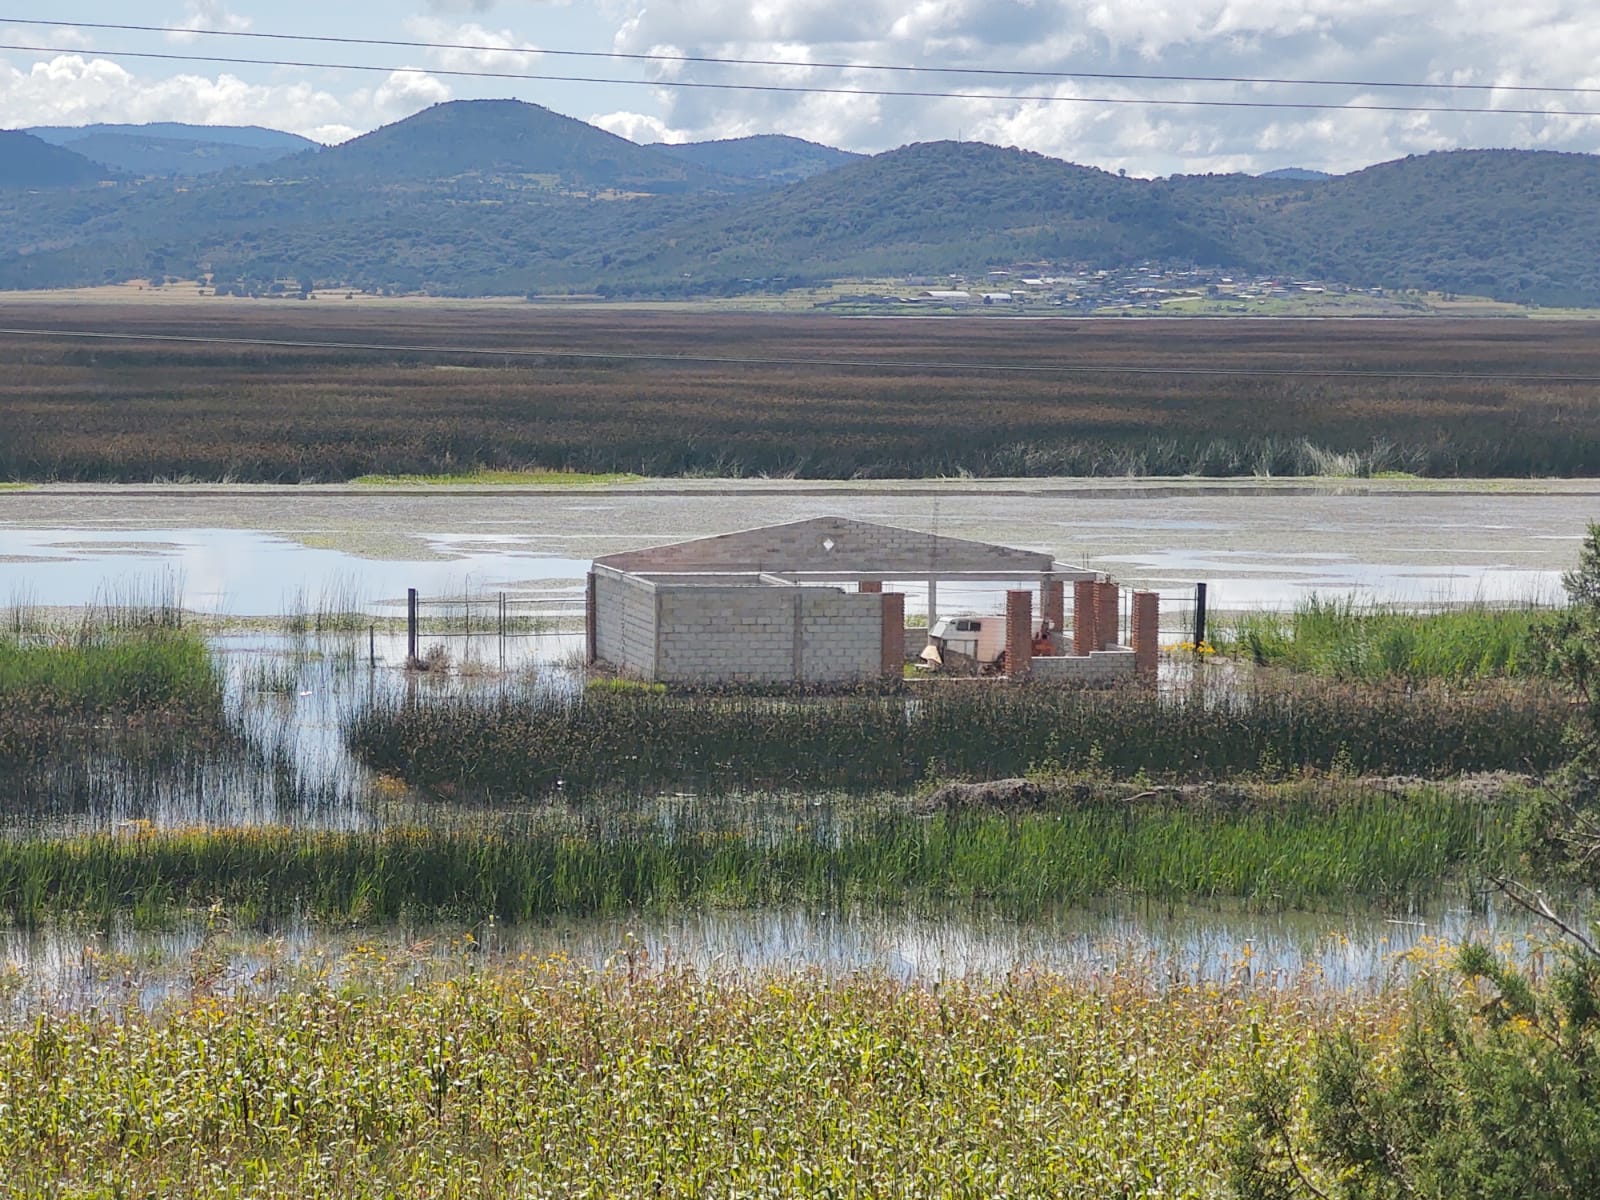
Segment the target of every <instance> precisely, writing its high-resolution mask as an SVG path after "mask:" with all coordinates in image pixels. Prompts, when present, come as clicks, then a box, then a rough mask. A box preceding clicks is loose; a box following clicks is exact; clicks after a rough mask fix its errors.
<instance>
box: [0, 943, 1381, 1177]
mask: <svg viewBox="0 0 1600 1200" xmlns="http://www.w3.org/2000/svg"><path fill="white" fill-rule="evenodd" d="M408 968H409V964H407V963H406V962H404V961H401V962H396V963H393V964H380V963H372V964H369V965H368V966H367V968H366V970H365V972H364V974H363V977H361V978H359V979H358V980H356V981H355V982H352V983H350V984H347V985H344V986H342V987H337V988H335V987H329V986H327V985H315V984H313V985H312V986H310V987H308V988H305V989H303V990H296V991H291V992H288V993H286V994H281V995H279V996H278V997H276V998H275V999H272V1000H237V999H228V998H225V997H220V996H219V997H215V998H213V997H209V996H204V995H202V996H201V997H199V998H197V999H194V1000H192V1001H188V1002H185V1003H183V1004H180V1005H177V1006H175V1007H172V1008H169V1009H167V1010H165V1011H163V1012H162V1013H161V1014H160V1015H158V1016H154V1017H151V1016H147V1015H144V1014H142V1013H140V1012H138V1011H137V1010H135V1011H130V1012H118V1013H104V1012H96V1013H87V1014H82V1015H69V1016H48V1015H47V1016H42V1017H40V1018H38V1019H37V1020H29V1021H27V1022H24V1023H10V1024H7V1025H4V1026H0V1072H3V1074H4V1077H5V1083H4V1085H3V1087H0V1095H4V1097H5V1103H4V1104H3V1105H0V1162H4V1163H5V1164H6V1173H5V1179H4V1181H3V1182H0V1191H4V1192H6V1193H7V1194H11V1195H16V1196H43V1195H51V1196H63V1197H66V1196H71V1197H85V1198H87V1197H95V1198H102V1197H103V1198H105V1200H111V1198H112V1197H123V1196H148V1195H162V1196H175V1195H182V1196H192V1197H225V1196H226V1197H236V1196H255V1197H262V1198H265V1200H279V1198H281V1200H290V1198H293V1200H316V1198H322V1197H326V1198H328V1200H334V1198H337V1200H356V1198H366V1197H371V1198H374V1200H377V1198H379V1197H392V1196H401V1195H404V1196H430V1197H461V1198H465V1197H474V1198H476V1197H498V1196H506V1197H510V1196H518V1197H562V1198H576V1197H594V1198H595V1200H601V1198H604V1200H615V1198H618V1197H647V1196H648V1197H674V1196H677V1197H691V1196H693V1197H711V1196H718V1197H736V1196H737V1197H743V1196H794V1197H845V1196H863V1197H864V1196H896V1197H913V1196H915V1197H979V1196H985V1197H986V1196H1045V1195H1083V1196H1097V1197H1098V1196H1135V1195H1140V1196H1145V1195H1161V1196H1170V1197H1213V1196H1217V1195H1220V1194H1223V1192H1224V1187H1225V1180H1226V1178H1227V1172H1228V1162H1229V1150H1230V1145H1231V1143H1230V1137H1231V1134H1232V1131H1233V1127H1234V1124H1235V1122H1236V1121H1237V1119H1238V1118H1239V1116H1240V1115H1241V1114H1242V1112H1243V1110H1244V1105H1245V1103H1246V1096H1247V1094H1248V1091H1249V1087H1250V1081H1251V1079H1252V1076H1253V1072H1254V1070H1255V1068H1256V1064H1258V1063H1262V1062H1270V1063H1273V1064H1290V1065H1294V1064H1298V1063H1301V1062H1304V1061H1306V1060H1308V1059H1309V1054H1308V1051H1309V1049H1310V1047H1311V1046H1312V1044H1313V1043H1314V1042H1315V1041H1316V1040H1317V1039H1322V1038H1329V1037H1335V1036H1338V1035H1339V1034H1340V1033H1341V1032H1342V1031H1349V1032H1351V1033H1353V1034H1355V1035H1356V1036H1359V1037H1361V1038H1363V1039H1364V1040H1371V1041H1376V1042H1378V1043H1379V1044H1380V1045H1384V1044H1389V1043H1392V1042H1393V1041H1394V1040H1395V1039H1396V1038H1397V1036H1398V1031H1399V1030H1400V1029H1401V1028H1402V1027H1403V1023H1404V1021H1405V1014H1406V1004H1405V1001H1404V998H1403V997H1401V996H1396V995H1387V994H1385V995H1378V996H1371V997H1350V998H1347V999H1346V1000H1345V1001H1343V1002H1342V1003H1341V1004H1340V1005H1339V1006H1338V1007H1337V1008H1334V1007H1332V1006H1330V1005H1329V1004H1328V1003H1327V1002H1326V999H1325V996H1324V995H1323V994H1321V993H1319V992H1318V991H1317V990H1316V988H1315V987H1314V986H1312V985H1307V986H1303V987H1300V988H1293V987H1291V988H1285V989H1283V990H1276V989H1272V988H1262V989H1259V990H1258V989H1255V988H1252V987H1249V986H1247V985H1245V984H1244V983H1243V982H1242V977H1243V976H1247V975H1248V963H1244V964H1241V971H1242V973H1243V976H1242V977H1241V982H1239V983H1236V984H1234V985H1230V986H1210V985H1188V984H1184V983H1182V982H1181V981H1179V982H1177V983H1174V981H1172V980H1170V979H1165V978H1163V979H1161V980H1157V979H1155V978H1147V977H1144V976H1142V975H1140V974H1138V973H1137V972H1134V973H1129V974H1121V975H1118V976H1116V977H1114V978H1112V979H1110V980H1108V981H1107V982H1105V983H1103V984H1101V985H1099V986H1097V987H1090V986H1085V985H1075V984H1072V983H1070V982H1068V981H1066V980H1064V979H1061V978H1059V977H1055V976H1051V975H1048V974H1038V973H1018V974H1016V975H1014V976H1012V977H1010V978H1007V979H1006V980H1004V981H1000V982H995V983H983V982H948V983H944V984H941V985H939V986H938V987H926V986H920V985H904V984H899V983H895V982H892V981H890V980H887V979H884V978H881V977H874V976H857V977H853V978H847V979H844V980H832V979H827V978H824V977H820V976H813V975H787V974H762V975H748V976H726V975H725V976H705V975H699V974H696V973H693V972H690V971H684V970H672V969H667V970H656V969H650V968H644V969H627V968H625V967H619V968H618V969H617V970H615V971H611V972H602V973H594V972H588V971H583V970H579V969H576V968H574V967H571V966H568V965H566V964H564V963H561V962H550V963H543V964H528V965H525V966H521V967H502V968H486V969H473V968H470V967H469V968H465V969H464V970H463V971H462V972H461V973H460V974H459V975H458V976H457V977H455V978H451V979H447V980H445V981H443V982H437V983H426V984H423V985H420V986H411V987H407V986H401V985H402V984H403V983H404V981H405V980H406V978H407V977H408Z"/></svg>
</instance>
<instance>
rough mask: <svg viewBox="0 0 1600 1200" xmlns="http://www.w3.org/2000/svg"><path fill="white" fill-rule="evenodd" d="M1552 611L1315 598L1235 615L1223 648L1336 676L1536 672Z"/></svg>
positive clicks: (1458, 677)
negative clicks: (1290, 607)
mask: <svg viewBox="0 0 1600 1200" xmlns="http://www.w3.org/2000/svg"><path fill="white" fill-rule="evenodd" d="M1549 619H1550V613H1549V610H1545V609H1538V608H1531V607H1523V608H1489V607H1487V606H1481V605H1473V606H1471V607H1467V608H1461V609H1452V610H1448V611H1443V612H1436V613H1411V612H1402V611H1398V610H1394V609H1389V608H1384V607H1382V606H1379V605H1367V604H1362V603H1360V602H1358V601H1356V600H1353V599H1340V598H1333V599H1328V598H1324V597H1318V596H1313V597H1311V598H1310V599H1309V600H1306V601H1304V602H1302V603H1301V604H1299V605H1297V606H1296V607H1295V610H1294V612H1293V613H1290V614H1284V613H1254V614H1251V615H1249V616H1245V617H1242V618H1240V619H1239V620H1238V621H1237V622H1235V624H1234V627H1233V629H1232V630H1231V631H1230V632H1229V634H1228V635H1227V636H1226V637H1225V639H1224V648H1225V649H1227V650H1228V651H1230V652H1232V653H1234V654H1237V655H1239V656H1241V657H1243V658H1248V659H1250V660H1251V661H1253V662H1255V663H1256V664H1258V665H1260V666H1278V667H1286V668H1288V669H1290V670H1294V671H1304V672H1308V673H1310V674H1315V675H1324V676H1329V677H1332V678H1336V679H1366V680H1378V679H1404V680H1412V681H1423V680H1453V681H1462V680H1472V679H1487V678H1504V677H1507V676H1518V675H1534V674H1537V673H1538V672H1539V669H1540V659H1539V653H1538V633H1539V631H1540V630H1541V629H1542V628H1543V627H1544V626H1545V624H1546V623H1547V622H1548V621H1549Z"/></svg>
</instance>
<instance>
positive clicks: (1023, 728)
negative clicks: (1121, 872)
mask: <svg viewBox="0 0 1600 1200" xmlns="http://www.w3.org/2000/svg"><path fill="white" fill-rule="evenodd" d="M1566 717H1567V709H1566V706H1565V704H1564V703H1563V702H1562V700H1561V699H1560V697H1559V696H1557V695H1556V694H1555V693H1554V692H1553V691H1550V690H1547V689H1544V688H1542V687H1537V686H1532V685H1528V686H1522V687H1516V688H1513V687H1509V686H1498V687H1483V688H1474V689H1470V690H1466V689H1456V690H1452V689H1447V688H1444V687H1432V688H1424V689H1399V688H1389V687H1367V686H1345V685H1331V684H1316V685H1309V686H1270V687H1269V686H1263V687H1256V688H1246V689H1241V690H1239V691H1237V692H1233V693H1229V694H1226V695H1224V696H1221V697H1217V696H1216V695H1213V694H1210V693H1206V694H1199V693H1184V694H1182V695H1160V694H1157V693H1155V692H1153V691H1150V690H1147V689H1142V688H1129V689H1126V690H1114V691H1104V692H1100V691H1085V690H1082V689H1079V688H1059V687H1048V686H1030V687H1022V688H1018V687H1009V686H996V687H971V688H957V689H949V690H941V691H937V692H933V693H930V694H929V695H927V696H926V697H925V698H919V699H915V700H907V699H904V698H902V697H899V696H843V697H841V696H831V697H820V698H795V699H770V698H769V699H763V698H755V697H737V698H733V697H705V696H682V695H665V696H658V695H648V694H645V695H616V694H608V693H604V692H587V693H585V694H583V695H581V696H579V697H576V698H565V697H559V696H552V695H550V694H549V693H525V692H519V691H504V692H500V693H495V694H491V695H477V696H457V697H449V698H442V699H438V700H432V701H413V700H410V699H407V698H404V697H394V698H379V699H376V700H374V701H373V702H372V703H371V704H369V705H368V706H367V707H366V708H364V709H363V710H361V711H360V712H358V713H357V714H356V715H355V716H354V717H353V718H352V719H351V721H350V723H349V725H348V729H347V733H348V740H349V743H350V745H351V747H352V749H353V750H354V751H355V753H356V754H357V755H358V757H360V758H361V759H362V760H363V761H364V762H366V763H367V764H368V765H369V766H372V767H374V768H376V769H378V770H380V771H385V772H388V773H391V774H394V775H397V776H400V777H401V778H404V779H406V780H407V781H409V782H412V783H418V784H423V785H426V786H428V787H430V788H432V789H433V790H434V791H435V792H436V793H438V794H440V795H443V796H447V797H448V796H453V795H457V794H473V795H487V796H490V797H512V796H537V795H547V794H551V793H558V792H559V793H563V794H566V795H586V794H596V793H650V792H655V791H662V790H668V791H670V790H676V789H692V790H697V791H704V792H716V791H739V790H748V789H763V788H792V789H803V788H824V789H840V790H846V791H876V790H897V789H904V788H908V787H911V786H913V785H915V784H916V783H917V782H918V781H919V780H922V779H924V778H929V777H944V778H950V777H957V778H979V779H992V778H1001V777H1007V776H1015V775H1021V774H1024V773H1026V772H1027V771H1029V770H1030V769H1034V768H1038V767H1041V766H1046V765H1051V766H1059V767H1061V768H1064V769H1069V770H1070V769H1075V768H1095V769H1102V770H1106V771H1109V772H1111V773H1113V774H1115V775H1118V776H1123V777H1126V776H1131V775H1135V774H1138V773H1140V772H1145V773H1149V774H1152V775H1159V776H1164V777H1181V778H1226V777H1230V776H1238V775H1248V774H1265V775H1277V774H1285V773H1287V774H1294V773H1299V772H1305V771H1326V770H1330V769H1339V770H1343V771H1348V772H1360V773H1400V774H1409V775H1426V776H1433V777H1439V776H1446V775H1451V774H1455V773H1458V772H1462V771H1479V770H1499V769H1513V770H1539V769H1543V768H1546V767H1549V766H1551V765H1553V764H1555V763H1556V762H1558V761H1560V759H1561V756H1562V738H1563V730H1564V726H1565V722H1566Z"/></svg>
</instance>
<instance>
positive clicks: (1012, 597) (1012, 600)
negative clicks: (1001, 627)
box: [1006, 591, 1033, 679]
mask: <svg viewBox="0 0 1600 1200" xmlns="http://www.w3.org/2000/svg"><path fill="white" fill-rule="evenodd" d="M1032 671H1033V593H1032V592H1029V591H1020V592H1007V593H1006V674H1007V675H1010V676H1012V677H1013V678H1016V679H1025V678H1027V676H1028V675H1029V674H1030V673H1031V672H1032Z"/></svg>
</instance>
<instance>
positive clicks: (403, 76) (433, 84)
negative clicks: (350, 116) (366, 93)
mask: <svg viewBox="0 0 1600 1200" xmlns="http://www.w3.org/2000/svg"><path fill="white" fill-rule="evenodd" d="M450 96H451V92H450V85H449V84H447V83H445V82H444V81H443V80H442V79H437V78H435V77H434V76H432V75H429V74H428V73H427V72H425V71H419V70H416V69H407V70H403V71H393V72H391V73H390V75H389V77H388V78H387V79H385V80H384V81H383V82H382V83H381V84H379V85H378V88H377V90H376V91H374V92H373V93H372V102H373V105H374V106H375V107H376V108H378V109H379V110H380V111H381V112H385V113H390V112H404V113H408V114H409V113H413V112H416V111H417V110H418V109H421V108H427V107H428V106H429V105H431V104H442V103H444V101H446V100H448V99H450Z"/></svg>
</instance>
